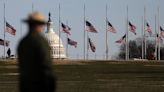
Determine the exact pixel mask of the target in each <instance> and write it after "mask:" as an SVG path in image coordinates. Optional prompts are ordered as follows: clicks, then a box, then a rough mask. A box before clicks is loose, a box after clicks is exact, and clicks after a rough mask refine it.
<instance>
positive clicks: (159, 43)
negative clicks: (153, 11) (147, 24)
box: [158, 6, 161, 60]
mask: <svg viewBox="0 0 164 92" xmlns="http://www.w3.org/2000/svg"><path fill="white" fill-rule="evenodd" d="M159 19H160V15H159V6H158V37H160V20H159ZM160 45H161V41H160V40H159V42H158V60H161V57H160V54H161V53H160V51H161V49H160V47H161V46H160Z"/></svg>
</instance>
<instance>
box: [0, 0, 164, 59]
mask: <svg viewBox="0 0 164 92" xmlns="http://www.w3.org/2000/svg"><path fill="white" fill-rule="evenodd" d="M4 3H5V5H6V21H7V22H9V23H10V24H11V25H12V26H14V27H15V28H16V29H17V33H16V36H12V35H10V34H8V33H6V36H7V37H6V39H7V40H9V41H10V48H11V50H12V53H13V54H15V52H16V47H17V44H18V42H19V40H20V39H21V38H22V36H24V35H25V34H26V32H27V28H26V25H25V24H22V29H23V30H22V35H21V32H20V27H21V26H20V25H21V19H23V18H25V17H26V16H27V14H29V13H30V12H31V11H32V4H33V5H34V10H35V11H40V12H43V13H44V14H45V16H46V17H48V12H51V14H52V21H53V22H54V25H53V27H54V31H55V32H56V33H57V34H58V29H59V22H58V21H59V18H58V17H59V16H58V15H59V13H58V12H59V9H58V7H59V3H60V5H61V21H62V22H66V21H68V23H69V25H70V27H71V28H72V31H71V32H72V35H71V36H70V38H71V39H73V40H76V41H77V42H78V47H77V48H76V49H75V48H74V47H70V46H69V55H70V56H71V57H77V56H79V57H82V55H83V17H84V16H83V15H84V14H83V6H84V4H85V5H86V19H87V20H88V21H90V22H91V23H92V24H93V25H94V26H95V28H96V29H97V30H98V34H92V33H90V34H89V36H90V38H91V39H92V41H93V42H94V43H95V45H96V49H97V50H96V53H95V54H96V56H97V58H103V55H105V51H106V50H105V6H106V4H107V5H108V19H109V21H110V22H111V23H112V24H113V26H114V27H115V28H116V30H117V34H112V33H110V32H109V33H108V34H109V39H108V40H109V54H110V56H113V55H117V53H118V51H119V46H120V45H119V44H116V43H115V41H116V40H118V39H120V38H121V37H122V36H123V35H124V34H125V30H126V26H125V18H126V7H127V5H128V7H129V20H130V21H131V22H132V23H133V24H134V25H136V26H137V36H135V35H134V34H133V33H129V39H135V38H137V37H140V36H141V17H142V16H143V14H144V6H146V18H147V21H148V22H149V24H150V25H151V27H152V29H153V31H154V25H155V22H154V21H155V15H156V14H157V7H158V6H159V7H160V24H161V26H163V27H164V20H163V19H164V12H163V9H164V6H163V4H164V0H0V30H1V32H0V38H2V39H3V25H4V23H3V20H4V19H3V14H4V13H3V5H4ZM153 33H154V32H153ZM62 40H63V43H64V46H65V47H66V45H65V44H66V36H65V34H62ZM6 49H7V48H6ZM95 54H94V53H92V52H91V51H89V55H90V58H94V55H95ZM2 55H3V47H2V46H0V56H2Z"/></svg>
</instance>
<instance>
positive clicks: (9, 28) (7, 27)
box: [6, 22, 16, 35]
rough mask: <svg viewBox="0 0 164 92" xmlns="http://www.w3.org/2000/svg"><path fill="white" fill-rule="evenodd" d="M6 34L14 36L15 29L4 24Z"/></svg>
mask: <svg viewBox="0 0 164 92" xmlns="http://www.w3.org/2000/svg"><path fill="white" fill-rule="evenodd" d="M6 32H8V33H10V34H12V35H15V33H16V29H15V28H14V27H13V26H11V25H10V24H9V23H8V22H6Z"/></svg>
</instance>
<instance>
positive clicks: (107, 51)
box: [105, 4, 109, 60]
mask: <svg viewBox="0 0 164 92" xmlns="http://www.w3.org/2000/svg"><path fill="white" fill-rule="evenodd" d="M107 16H108V5H107V4H106V19H105V20H106V29H105V32H106V60H108V53H109V48H108V31H107V26H108V25H107V24H108V22H107V21H108V18H107Z"/></svg>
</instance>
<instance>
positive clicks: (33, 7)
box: [32, 3, 34, 12]
mask: <svg viewBox="0 0 164 92" xmlns="http://www.w3.org/2000/svg"><path fill="white" fill-rule="evenodd" d="M32 12H34V3H32Z"/></svg>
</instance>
